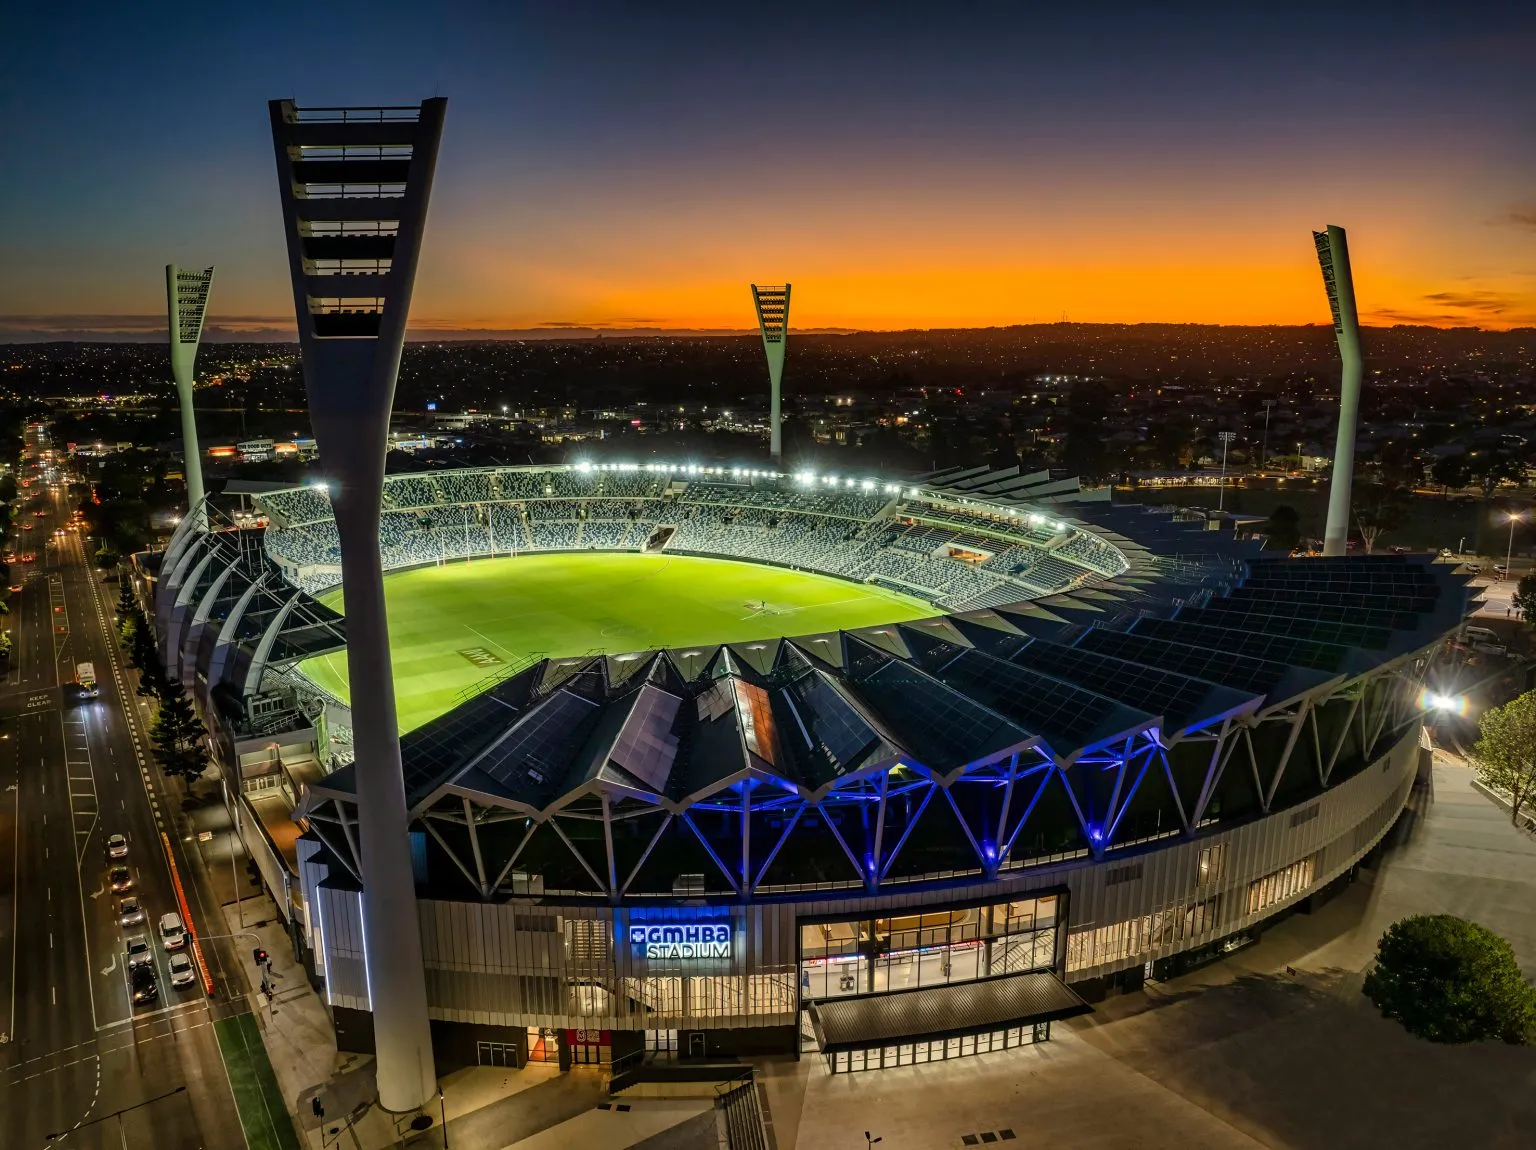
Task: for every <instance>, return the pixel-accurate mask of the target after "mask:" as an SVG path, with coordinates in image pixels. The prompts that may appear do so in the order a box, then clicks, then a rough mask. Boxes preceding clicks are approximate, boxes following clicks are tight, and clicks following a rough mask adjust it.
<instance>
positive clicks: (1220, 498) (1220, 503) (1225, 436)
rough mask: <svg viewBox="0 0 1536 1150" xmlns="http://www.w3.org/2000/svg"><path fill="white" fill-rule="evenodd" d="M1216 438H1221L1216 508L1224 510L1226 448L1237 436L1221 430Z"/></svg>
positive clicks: (1225, 501)
mask: <svg viewBox="0 0 1536 1150" xmlns="http://www.w3.org/2000/svg"><path fill="white" fill-rule="evenodd" d="M1216 438H1217V439H1219V440H1221V484H1220V486H1219V487H1218V488H1217V493H1216V510H1217V511H1224V510H1226V506H1227V448H1228V447H1229V446H1231V444H1232V441H1233V440H1234V439H1236V438H1237V432H1235V431H1223V432H1220V433H1219V434H1218V435H1217V436H1216Z"/></svg>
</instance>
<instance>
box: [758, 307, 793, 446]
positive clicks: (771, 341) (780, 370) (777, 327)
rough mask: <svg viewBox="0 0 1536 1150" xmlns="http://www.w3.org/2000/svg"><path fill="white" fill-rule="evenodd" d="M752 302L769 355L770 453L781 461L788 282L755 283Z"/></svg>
mask: <svg viewBox="0 0 1536 1150" xmlns="http://www.w3.org/2000/svg"><path fill="white" fill-rule="evenodd" d="M752 306H753V308H754V309H756V311H757V329H758V331H759V332H760V333H761V334H762V337H763V352H764V354H765V355H766V356H767V358H768V387H769V396H768V454H769V455H770V456H771V457H772V458H773V462H774V463H775V464H778V463H780V462H782V461H783V458H784V427H783V419H784V417H783V410H782V402H781V397H782V394H783V383H784V350H785V344H786V343H787V342H788V339H789V284H785V285H784V286H783V287H758V286H757V284H753V285H752Z"/></svg>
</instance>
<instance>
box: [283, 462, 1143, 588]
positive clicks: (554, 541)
mask: <svg viewBox="0 0 1536 1150" xmlns="http://www.w3.org/2000/svg"><path fill="white" fill-rule="evenodd" d="M704 470H706V469H700V468H697V467H678V468H665V467H659V466H657V465H651V466H649V467H647V468H644V469H642V468H638V467H628V468H612V469H601V468H593V467H580V466H556V467H536V466H534V467H498V468H480V469H470V470H456V471H441V472H430V473H421V474H405V475H392V476H389V477H388V478H387V479H386V480H385V483H384V504H383V505H384V509H385V510H384V515H383V520H382V522H381V524H380V533H379V545H380V552H381V554H382V557H383V560H384V567H385V569H386V570H391V571H392V570H402V569H406V568H410V567H418V566H423V565H426V564H432V563H444V562H449V561H452V560H456V559H467V558H473V557H477V556H491V555H509V554H518V553H522V552H527V551H582V550H599V551H634V552H643V551H658V550H665V551H668V552H671V553H674V554H684V555H701V556H711V557H716V558H730V559H742V560H748V561H751V562H757V563H771V564H775V565H778V566H783V567H792V568H796V569H799V570H804V571H811V572H817V573H820V574H825V575H834V576H837V577H839V578H843V579H850V580H853V581H856V582H861V583H872V584H877V585H879V586H882V587H886V588H890V589H892V590H897V591H900V592H902V593H904V594H908V595H912V596H915V597H917V598H920V599H923V600H926V601H927V602H930V603H932V604H934V606H935V607H937V608H942V609H946V610H959V609H975V608H981V607H989V606H998V605H1003V604H1007V603H1012V602H1022V601H1024V600H1028V599H1036V598H1041V597H1044V596H1049V595H1055V594H1060V593H1062V592H1065V591H1069V590H1072V589H1074V588H1077V587H1081V586H1084V585H1086V584H1089V583H1092V582H1095V581H1097V580H1099V579H1103V578H1112V577H1114V576H1115V575H1118V574H1120V573H1121V572H1123V571H1124V570H1125V569H1126V568H1127V566H1128V561H1127V560H1126V558H1125V556H1124V555H1123V554H1122V553H1121V551H1120V550H1119V549H1117V548H1116V547H1115V546H1114V545H1113V544H1111V543H1108V542H1106V541H1104V540H1103V539H1100V538H1098V537H1097V536H1096V535H1094V534H1093V533H1092V531H1091V530H1088V529H1086V528H1085V527H1083V526H1073V525H1071V524H1068V523H1067V522H1064V521H1063V520H1061V519H1060V518H1059V509H1054V508H1048V507H1033V506H1030V505H1027V504H1025V505H1017V504H1003V503H997V504H990V503H989V504H986V505H979V504H976V503H975V502H974V501H970V500H968V501H967V502H966V503H960V502H956V501H955V500H954V499H952V498H951V497H949V495H948V493H947V492H946V491H945V490H944V488H943V486H942V485H941V484H936V485H934V486H932V487H929V486H925V485H923V484H921V483H920V484H919V485H918V486H902V485H896V484H890V483H884V482H877V481H874V480H858V481H853V480H849V479H837V478H835V477H827V476H821V477H818V476H814V475H800V476H795V477H789V476H783V475H778V474H768V473H761V472H747V471H743V470H740V469H736V470H734V471H727V470H726V469H723V468H713V469H707V471H708V474H704V475H700V474H699V473H700V472H701V471H704ZM258 506H259V509H260V510H261V511H262V512H263V513H264V514H265V515H266V517H267V519H268V521H269V523H270V527H269V530H268V532H267V539H266V545H267V549H268V552H269V553H270V554H271V555H272V557H273V558H274V559H275V560H276V561H277V562H278V563H279V564H280V566H281V567H282V568H283V570H284V571H285V572H287V573H288V575H289V577H290V578H291V579H292V580H293V582H294V583H295V584H297V585H298V586H300V587H302V588H303V589H304V590H306V591H309V592H311V593H318V592H320V591H323V590H325V589H326V588H327V587H330V586H332V585H334V584H335V583H336V582H338V581H339V578H340V566H339V564H340V555H341V552H340V544H339V542H338V540H337V536H336V530H335V525H334V523H333V522H332V521H331V511H330V501H329V499H328V498H327V496H326V493H325V491H324V489H323V487H315V486H310V487H295V488H291V489H286V490H280V491H273V492H269V493H266V494H264V495H262V496H260V497H259V498H258Z"/></svg>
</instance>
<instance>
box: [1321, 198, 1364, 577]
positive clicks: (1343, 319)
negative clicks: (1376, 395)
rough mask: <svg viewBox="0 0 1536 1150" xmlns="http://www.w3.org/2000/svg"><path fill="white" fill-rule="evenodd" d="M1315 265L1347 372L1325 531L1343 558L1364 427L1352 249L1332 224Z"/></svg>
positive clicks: (1328, 550) (1327, 545) (1326, 549)
mask: <svg viewBox="0 0 1536 1150" xmlns="http://www.w3.org/2000/svg"><path fill="white" fill-rule="evenodd" d="M1312 240H1313V242H1314V243H1315V244H1316V245H1317V262H1318V263H1319V264H1320V265H1321V266H1322V269H1323V286H1324V287H1326V288H1327V289H1328V306H1329V307H1330V308H1331V309H1332V310H1333V333H1334V336H1335V337H1336V338H1337V339H1338V342H1339V359H1340V361H1341V362H1342V364H1343V372H1342V375H1341V377H1340V381H1339V434H1338V438H1337V439H1335V440H1334V445H1333V478H1332V480H1331V481H1330V482H1329V486H1328V523H1327V526H1326V527H1324V529H1323V554H1324V555H1343V554H1344V553H1345V552H1346V551H1347V550H1348V545H1349V516H1350V495H1351V487H1352V486H1353V484H1354V474H1355V435H1356V432H1357V431H1358V429H1359V423H1360V371H1361V363H1360V317H1359V314H1358V313H1357V312H1356V311H1355V283H1354V279H1353V277H1352V276H1351V275H1350V271H1349V244H1348V242H1347V241H1346V240H1345V238H1344V229H1343V228H1341V227H1337V226H1335V225H1333V224H1329V225H1328V230H1327V231H1322V232H1313V233H1312Z"/></svg>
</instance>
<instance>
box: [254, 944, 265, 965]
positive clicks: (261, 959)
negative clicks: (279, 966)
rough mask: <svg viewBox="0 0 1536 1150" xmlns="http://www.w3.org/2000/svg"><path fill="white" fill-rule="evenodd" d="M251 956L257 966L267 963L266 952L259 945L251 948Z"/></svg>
mask: <svg viewBox="0 0 1536 1150" xmlns="http://www.w3.org/2000/svg"><path fill="white" fill-rule="evenodd" d="M251 958H252V959H253V960H255V963H256V965H257V966H266V965H267V952H266V951H265V950H263V949H262V948H261V947H259V946H258V947H254V948H252V950H251Z"/></svg>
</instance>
